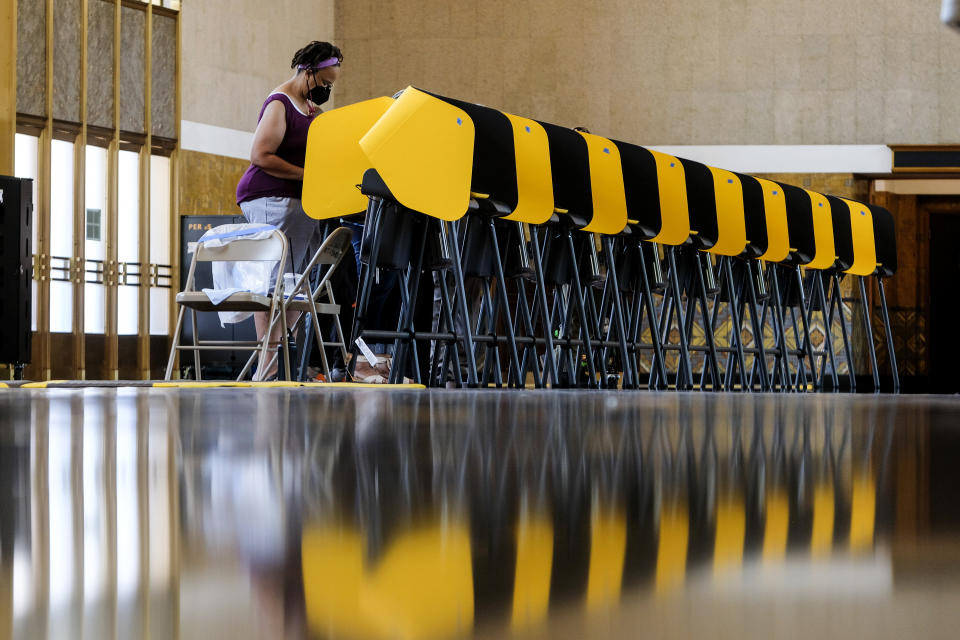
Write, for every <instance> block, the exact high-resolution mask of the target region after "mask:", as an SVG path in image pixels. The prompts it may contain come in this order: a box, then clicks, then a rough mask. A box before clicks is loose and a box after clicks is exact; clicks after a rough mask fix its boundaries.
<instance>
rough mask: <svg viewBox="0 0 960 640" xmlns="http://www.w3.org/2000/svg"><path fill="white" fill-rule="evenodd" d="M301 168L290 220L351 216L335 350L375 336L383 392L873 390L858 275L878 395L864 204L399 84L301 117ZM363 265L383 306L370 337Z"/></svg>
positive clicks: (873, 214)
mask: <svg viewBox="0 0 960 640" xmlns="http://www.w3.org/2000/svg"><path fill="white" fill-rule="evenodd" d="M304 173H305V175H304V187H303V204H304V209H305V210H306V212H307V213H308V215H310V216H311V217H314V218H317V219H320V220H331V221H332V220H335V219H338V218H351V217H352V218H353V219H360V218H361V217H362V218H363V219H364V220H365V222H364V240H363V248H362V251H361V254H362V256H361V259H362V262H363V267H362V270H361V277H360V285H359V293H358V299H357V306H356V312H355V314H354V321H353V327H352V337H351V338H350V340H351V341H355V339H356V338H358V337H359V338H362V340H363V341H365V342H371V341H374V342H379V343H383V342H392V343H393V345H394V356H393V358H394V361H393V368H392V372H391V382H400V381H401V380H402V379H403V377H404V376H409V377H410V378H413V379H415V381H416V382H420V383H423V384H427V385H428V386H457V387H459V386H468V387H475V386H492V385H495V386H498V387H500V386H508V387H526V386H533V387H537V388H540V387H585V388H625V389H636V388H649V389H667V388H675V389H681V390H683V389H686V390H691V389H703V390H737V391H740V390H743V391H746V390H755V391H808V390H816V391H819V390H839V389H846V390H858V389H857V382H858V377H859V378H860V381H861V385H860V386H861V388H860V390H863V389H862V387H863V385H864V380H866V381H869V382H868V383H869V384H872V389H873V390H875V391H879V390H881V378H880V374H879V371H878V366H877V355H876V350H875V346H874V344H873V340H872V339H870V338H869V337H870V336H873V335H874V330H873V326H872V322H873V319H872V318H871V315H872V313H871V312H872V304H870V303H868V300H869V299H871V298H872V294H871V293H870V291H871V290H872V288H873V287H874V286H876V292H877V294H878V300H879V306H880V309H881V321H882V324H883V330H884V331H883V333H884V335H885V339H886V342H887V347H888V352H889V360H890V364H891V373H892V381H893V382H892V389H893V390H894V391H898V390H899V380H898V376H897V369H896V358H895V354H894V353H893V340H892V335H891V331H890V321H889V314H888V311H887V305H886V298H885V292H884V283H883V280H884V278H887V277H890V276H892V275H893V274H894V273H895V272H896V269H897V256H896V239H895V236H894V223H893V218H892V215H891V214H890V212H889V211H887V210H886V209H883V208H881V207H877V206H873V205H868V204H863V203H859V202H854V201H852V200H847V199H844V198H838V197H833V196H829V195H824V194H820V193H816V192H814V191H811V190H809V189H802V188H799V187H795V186H792V185H787V184H781V183H778V182H773V181H770V180H764V179H760V178H756V177H752V176H749V175H744V174H741V173H735V172H731V171H727V170H724V169H719V168H715V167H710V166H707V165H704V164H701V163H699V162H694V161H691V160H686V159H683V158H678V157H674V156H671V155H668V154H665V153H660V152H657V151H654V150H652V149H647V148H644V147H641V146H638V145H635V144H630V143H626V142H620V141H617V140H612V139H608V138H604V137H602V136H599V135H593V134H591V133H586V132H582V131H578V130H574V129H569V128H566V127H560V126H557V125H553V124H549V123H545V122H539V121H536V120H532V119H529V118H524V117H520V116H515V115H512V114H509V113H505V112H502V111H498V110H496V109H492V108H489V107H485V106H481V105H476V104H471V103H467V102H463V101H460V100H455V99H452V98H446V97H443V96H439V95H436V94H432V93H429V92H427V91H422V90H419V89H416V88H413V87H408V88H407V89H406V90H404V91H403V92H401V93H400V94H399V95H398V96H397V97H395V98H387V97H383V98H376V99H373V100H367V101H364V102H361V103H357V104H354V105H350V106H347V107H341V108H338V109H334V110H332V111H330V112H327V113H324V114H322V115H320V116H319V117H317V118H316V119H315V120H314V123H313V124H312V126H311V129H310V134H309V140H308V145H307V158H306V166H305V170H304ZM384 269H388V270H395V271H397V272H399V273H400V274H401V277H400V279H399V280H400V282H401V286H400V292H399V293H400V299H401V304H400V313H399V317H398V318H397V322H396V326H395V327H393V326H390V327H383V326H379V327H370V326H368V323H366V322H365V321H366V319H367V318H368V317H369V316H370V309H369V308H368V307H369V303H370V299H371V291H372V289H373V287H375V286H377V281H378V272H379V271H380V270H384ZM848 278H852V279H855V281H856V282H855V283H853V287H852V291H853V293H854V295H855V296H856V297H858V298H859V301H860V302H861V303H862V304H863V305H864V308H865V312H864V313H862V314H857V316H854V315H852V314H849V313H847V314H845V313H844V298H843V295H844V294H843V288H842V282H843V281H844V280H845V279H848ZM874 283H875V285H874ZM848 289H849V287H848ZM431 301H432V304H433V306H434V310H433V322H432V323H431V324H430V325H427V324H425V323H424V322H422V321H420V322H415V321H414V319H415V309H416V308H417V305H418V302H419V304H421V305H422V304H424V303H425V302H426V303H427V304H429V303H430V302H431ZM854 319H856V322H858V323H862V326H860V327H858V329H859V330H861V334H860V335H863V336H868V338H866V339H864V340H861V341H859V343H857V344H855V342H854V340H853V334H854V327H853V326H852V324H853V322H854ZM837 320H839V322H837ZM814 324H816V326H817V327H818V331H820V332H822V333H823V334H824V335H823V336H822V339H820V340H816V341H815V340H814V339H813V338H812V335H811V327H812V326H813V325H814ZM838 332H839V334H840V335H835V334H836V333H838ZM745 335H752V336H753V337H754V339H753V340H747V339H745V337H744V336H745ZM818 337H819V336H818ZM353 349H354V352H355V353H356V352H357V351H358V346H357V345H356V343H355V342H354V346H353ZM860 349H863V350H866V351H867V356H866V358H865V360H866V362H867V363H868V366H867V368H868V370H867V371H857V370H856V367H855V362H856V361H857V360H858V359H860V358H859V357H858V358H855V357H854V351H855V350H860ZM857 355H858V356H859V355H860V354H857ZM841 363H844V364H841ZM863 376H866V377H863Z"/></svg>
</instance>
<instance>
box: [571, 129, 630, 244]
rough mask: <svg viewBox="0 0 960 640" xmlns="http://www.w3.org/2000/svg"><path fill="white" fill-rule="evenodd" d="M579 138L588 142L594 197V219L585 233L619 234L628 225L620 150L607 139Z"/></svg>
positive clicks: (590, 135)
mask: <svg viewBox="0 0 960 640" xmlns="http://www.w3.org/2000/svg"><path fill="white" fill-rule="evenodd" d="M580 135H582V136H583V137H584V139H585V140H586V141H587V157H588V158H589V162H590V191H591V193H592V195H593V218H592V219H591V220H590V224H588V225H587V226H585V227H584V228H583V230H584V231H592V232H594V233H606V234H614V233H620V232H621V231H623V228H624V227H625V226H627V196H626V195H625V194H624V186H623V166H622V165H621V163H620V150H619V149H618V148H617V146H616V145H615V144H613V143H612V142H610V141H609V140H607V139H606V138H601V137H600V136H595V135H593V134H590V133H583V132H580Z"/></svg>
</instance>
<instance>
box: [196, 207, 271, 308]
mask: <svg viewBox="0 0 960 640" xmlns="http://www.w3.org/2000/svg"><path fill="white" fill-rule="evenodd" d="M275 230H276V227H275V226H273V225H268V224H255V223H249V222H246V223H242V224H225V225H220V226H219V227H215V228H214V229H211V230H210V231H208V232H207V233H205V234H203V236H202V237H201V238H200V242H202V243H203V245H204V247H206V248H207V249H216V248H217V247H224V246H226V245H228V244H230V243H231V242H233V241H234V240H260V239H263V238H266V237H268V236H269V235H270V234H271V233H273V232H274V231H275ZM212 231H216V233H211V232H212ZM276 266H277V261H276V260H273V261H254V260H244V261H237V262H212V263H211V266H210V270H211V272H212V274H213V287H212V288H207V289H203V290H202V291H203V292H204V293H205V294H207V297H208V298H210V302H212V303H213V304H220V303H221V302H223V301H224V300H226V299H227V298H229V297H230V296H231V295H233V294H234V293H237V292H238V291H249V292H251V293H259V294H264V295H267V294H269V293H271V292H272V285H273V272H274V270H275V269H276ZM218 315H219V316H220V326H223V325H224V324H228V323H236V322H243V321H244V320H246V319H247V318H249V317H250V316H252V315H253V314H252V313H250V312H249V311H221V312H219V314H218Z"/></svg>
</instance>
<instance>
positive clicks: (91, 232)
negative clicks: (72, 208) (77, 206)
mask: <svg viewBox="0 0 960 640" xmlns="http://www.w3.org/2000/svg"><path fill="white" fill-rule="evenodd" d="M101 213H102V211H101V210H100V209H87V240H93V241H94V242H100V237H101V236H100V214H101Z"/></svg>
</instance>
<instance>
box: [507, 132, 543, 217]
mask: <svg viewBox="0 0 960 640" xmlns="http://www.w3.org/2000/svg"><path fill="white" fill-rule="evenodd" d="M503 115H505V116H507V119H508V120H510V125H511V126H512V127H513V148H514V155H515V156H516V160H517V208H516V209H514V210H513V213H511V214H510V215H509V216H506V218H505V220H518V221H520V222H526V223H527V224H543V223H544V222H546V221H547V220H549V219H550V216H552V215H553V174H552V173H551V172H550V146H549V144H548V142H547V132H546V131H545V130H544V128H543V127H542V126H540V123H539V122H536V121H534V120H528V119H527V118H521V117H519V116H514V115H510V114H509V113H504V114H503Z"/></svg>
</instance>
